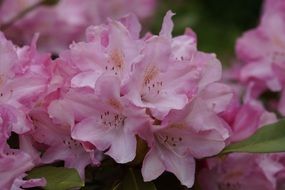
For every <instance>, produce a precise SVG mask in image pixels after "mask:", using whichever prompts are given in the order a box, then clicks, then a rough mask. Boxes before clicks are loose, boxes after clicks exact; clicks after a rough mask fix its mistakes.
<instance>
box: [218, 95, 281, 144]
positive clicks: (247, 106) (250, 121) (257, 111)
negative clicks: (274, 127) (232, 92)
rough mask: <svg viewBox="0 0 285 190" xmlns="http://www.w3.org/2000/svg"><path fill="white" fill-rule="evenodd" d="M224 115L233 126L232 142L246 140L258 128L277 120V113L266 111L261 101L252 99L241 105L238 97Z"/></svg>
mask: <svg viewBox="0 0 285 190" xmlns="http://www.w3.org/2000/svg"><path fill="white" fill-rule="evenodd" d="M222 117H223V118H224V120H225V121H226V122H227V123H228V124H229V126H230V127H231V131H232V132H231V136H230V139H229V140H230V141H231V142H235V141H241V140H244V139H246V138H248V137H250V136H251V135H253V134H254V133H255V132H256V130H257V129H258V128H260V127H263V126H264V125H267V124H271V123H274V122H276V120H277V118H276V116H275V114H274V113H271V112H268V111H266V110H265V109H264V108H263V106H262V105H261V104H260V103H259V102H257V101H253V100H252V101H250V102H245V103H244V104H242V105H241V104H239V103H238V100H237V99H234V100H233V101H232V103H231V104H230V105H229V107H228V108H227V109H226V111H225V112H223V113H222Z"/></svg>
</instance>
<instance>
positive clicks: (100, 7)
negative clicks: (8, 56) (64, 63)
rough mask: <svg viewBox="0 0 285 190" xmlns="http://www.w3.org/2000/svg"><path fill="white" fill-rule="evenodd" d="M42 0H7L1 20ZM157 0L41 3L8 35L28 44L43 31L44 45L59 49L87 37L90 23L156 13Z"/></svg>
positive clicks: (8, 31) (0, 12)
mask: <svg viewBox="0 0 285 190" xmlns="http://www.w3.org/2000/svg"><path fill="white" fill-rule="evenodd" d="M39 1H40V0H21V1H20V2H18V0H4V1H3V2H2V5H1V7H0V24H1V23H5V22H7V21H9V20H10V19H11V18H13V17H14V16H15V15H17V14H18V13H19V12H20V11H22V10H24V9H26V8H27V7H29V6H32V5H34V4H35V3H37V2H39ZM155 4H156V1H155V0H135V1H133V0H108V1H101V0H84V1H83V2H82V1H80V0H60V1H59V3H58V4H57V5H55V6H50V7H49V6H41V7H38V8H37V9H36V10H33V11H31V12H30V13H28V14H27V15H26V16H24V17H23V18H21V19H20V20H18V21H17V22H16V23H14V25H13V26H11V27H10V28H8V29H7V30H6V31H5V33H6V35H7V36H8V37H9V38H10V39H12V40H14V41H15V42H17V43H18V44H25V43H28V42H30V41H31V39H32V37H33V35H34V33H35V32H39V33H40V34H41V37H40V38H39V47H40V49H44V50H48V51H52V52H59V51H61V50H63V49H64V48H67V47H68V45H69V44H70V43H72V42H73V41H79V40H82V39H83V38H84V31H85V29H86V28H87V27H88V26H90V25H93V24H94V25H98V24H102V23H104V22H105V21H106V20H107V18H109V17H110V18H119V17H121V16H124V15H125V14H127V13H129V12H133V13H134V14H136V15H137V16H138V17H139V18H141V19H146V18H148V17H150V16H151V15H152V14H153V13H154V8H155Z"/></svg>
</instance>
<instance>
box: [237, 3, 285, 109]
mask: <svg viewBox="0 0 285 190" xmlns="http://www.w3.org/2000/svg"><path fill="white" fill-rule="evenodd" d="M284 4H285V3H284V1H282V0H276V1H271V0H267V1H265V6H264V10H263V15H262V18H261V21H260V24H259V26H258V27H256V28H255V29H252V30H250V31H247V32H246V33H244V34H243V36H242V37H241V38H239V39H238V41H237V45H236V52H237V56H238V58H239V59H240V60H241V61H243V62H244V65H243V67H242V68H241V71H240V76H239V78H240V80H241V81H242V82H243V83H245V84H246V85H247V89H248V90H247V92H248V95H247V96H249V97H253V98H256V97H258V96H259V95H260V94H261V93H263V92H265V91H266V90H270V91H273V92H280V94H281V98H280V102H279V105H278V106H277V109H278V110H279V112H280V113H281V114H285V112H284V109H285V108H284V107H285V105H284V96H285V93H284V88H285V78H284V72H285V62H284V60H285V59H284V57H285V56H284V54H285V51H284V49H285V37H284V34H285V14H284V13H285V11H284V10H285V5H284Z"/></svg>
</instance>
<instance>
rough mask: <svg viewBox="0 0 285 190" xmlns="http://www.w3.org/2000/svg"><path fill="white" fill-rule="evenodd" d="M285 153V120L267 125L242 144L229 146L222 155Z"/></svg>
mask: <svg viewBox="0 0 285 190" xmlns="http://www.w3.org/2000/svg"><path fill="white" fill-rule="evenodd" d="M284 151H285V119H282V120H280V121H278V122H276V123H274V124H270V125H266V126H264V127H262V128H260V129H259V130H257V132H256V133H255V134H254V135H252V136H251V137H249V138H248V139H245V140H243V141H241V142H238V143H234V144H231V145H229V146H227V147H226V148H225V149H224V150H223V151H222V152H221V153H220V154H227V153H232V152H251V153H271V152H284Z"/></svg>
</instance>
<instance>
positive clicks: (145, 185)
mask: <svg viewBox="0 0 285 190" xmlns="http://www.w3.org/2000/svg"><path fill="white" fill-rule="evenodd" d="M113 190H156V187H155V185H154V183H152V182H144V181H143V178H142V176H141V174H140V172H139V171H136V170H134V169H132V168H130V169H129V170H128V172H127V174H126V176H125V177H124V178H123V180H122V181H121V182H120V183H119V184H117V185H116V186H115V187H114V188H113Z"/></svg>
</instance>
